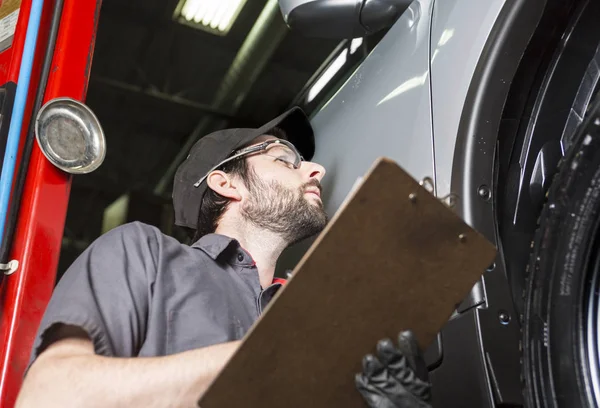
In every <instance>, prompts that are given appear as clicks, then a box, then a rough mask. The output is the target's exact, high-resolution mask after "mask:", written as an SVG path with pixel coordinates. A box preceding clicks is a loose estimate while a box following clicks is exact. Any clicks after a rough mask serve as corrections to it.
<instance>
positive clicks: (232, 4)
mask: <svg viewBox="0 0 600 408" xmlns="http://www.w3.org/2000/svg"><path fill="white" fill-rule="evenodd" d="M244 4H246V0H181V1H180V2H179V5H178V6H177V9H176V10H175V18H176V19H178V20H180V21H181V22H184V23H187V24H192V25H195V26H197V27H199V28H203V29H205V30H208V31H210V32H213V33H215V34H219V35H225V34H227V33H228V32H229V29H230V28H231V26H232V25H233V22H234V21H235V19H236V18H237V16H238V14H239V13H240V10H241V9H242V7H244Z"/></svg>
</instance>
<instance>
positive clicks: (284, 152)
mask: <svg viewBox="0 0 600 408" xmlns="http://www.w3.org/2000/svg"><path fill="white" fill-rule="evenodd" d="M265 154H267V155H269V156H271V157H274V158H276V159H279V160H282V161H284V162H286V163H289V164H291V165H292V166H294V167H298V166H299V165H300V157H299V156H298V155H297V154H296V153H295V152H294V151H293V150H292V149H290V148H289V147H288V146H286V145H283V144H277V143H274V144H271V145H269V146H267V148H266V152H265Z"/></svg>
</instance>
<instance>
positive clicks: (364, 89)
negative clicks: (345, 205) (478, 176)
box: [312, 0, 504, 222]
mask: <svg viewBox="0 0 600 408" xmlns="http://www.w3.org/2000/svg"><path fill="white" fill-rule="evenodd" d="M503 4H504V0H489V1H485V2H482V1H479V0H463V1H458V0H444V1H439V0H438V1H433V0H415V1H414V2H413V3H412V4H411V6H410V7H409V8H408V10H407V11H406V12H405V13H404V14H403V15H402V16H401V17H400V19H399V20H398V21H397V22H396V23H395V25H394V26H393V27H392V28H391V29H390V30H389V32H388V33H387V34H386V36H385V37H384V38H383V39H382V40H381V42H380V43H379V44H378V45H377V46H376V47H375V49H374V50H373V51H372V52H371V53H370V55H369V56H368V57H367V58H366V60H365V61H364V62H363V63H362V64H361V65H360V66H359V67H358V69H357V70H356V71H355V72H354V73H353V75H352V76H351V77H350V78H349V79H348V81H347V82H346V83H345V84H344V85H343V86H342V87H341V88H340V89H339V91H338V92H337V93H336V94H335V95H334V97H333V98H331V100H329V101H328V102H327V103H326V104H325V105H324V106H323V108H322V109H321V110H320V111H319V112H318V113H316V115H315V116H314V118H313V121H312V122H313V125H314V127H315V132H316V134H317V149H316V154H315V158H314V161H316V162H319V163H321V164H323V165H324V166H325V168H326V169H327V176H326V177H325V179H324V180H323V184H324V187H325V188H324V190H325V191H326V197H325V198H326V205H327V210H328V212H329V213H330V214H333V213H334V212H335V211H337V209H338V208H339V206H340V204H341V203H342V202H343V200H344V199H345V197H346V196H347V194H348V193H349V192H350V191H351V189H352V187H353V185H354V184H355V182H356V180H357V179H359V178H360V177H361V176H362V175H363V174H364V173H365V172H366V171H367V170H368V168H369V167H370V166H371V165H372V163H373V162H374V161H375V159H376V158H378V157H380V156H386V157H389V158H391V159H393V160H395V161H396V162H397V163H398V164H399V165H400V166H402V167H403V168H404V169H405V170H406V171H407V172H408V173H409V174H411V176H413V177H414V178H415V179H417V180H421V179H423V178H425V177H431V178H433V180H434V181H435V188H436V194H437V195H438V196H440V197H443V196H446V195H447V194H449V193H450V184H451V177H452V165H453V157H454V148H455V143H456V138H457V134H458V128H459V121H460V118H461V112H462V109H463V104H464V101H465V98H466V95H467V91H468V89H469V86H470V84H471V78H472V76H473V72H474V71H475V67H476V65H477V62H478V60H479V57H480V55H481V53H482V50H483V48H484V45H485V43H486V40H487V38H488V36H489V34H490V31H491V29H492V27H493V25H494V21H495V20H496V18H497V17H498V14H499V12H500V10H501V8H502V6H503ZM465 215H468V214H465ZM465 219H466V221H467V222H470V219H469V217H468V216H466V217H465Z"/></svg>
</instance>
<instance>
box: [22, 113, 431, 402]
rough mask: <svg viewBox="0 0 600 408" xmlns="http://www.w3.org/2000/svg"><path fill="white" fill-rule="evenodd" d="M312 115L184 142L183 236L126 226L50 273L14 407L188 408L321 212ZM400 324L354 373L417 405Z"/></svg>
mask: <svg viewBox="0 0 600 408" xmlns="http://www.w3.org/2000/svg"><path fill="white" fill-rule="evenodd" d="M314 147H315V146H314V136H313V130H312V128H311V125H310V122H309V121H308V119H307V118H306V116H305V115H304V113H303V112H302V111H301V110H300V109H298V108H295V109H292V110H290V111H288V112H285V113H284V114H282V115H281V116H279V117H278V118H276V119H274V120H273V121H271V122H269V123H267V124H266V125H264V126H262V127H261V128H260V129H228V130H221V131H218V132H215V133H213V134H210V135H208V136H205V137H204V138H202V139H201V140H200V141H198V142H197V143H196V145H194V147H193V148H192V149H191V151H190V154H189V156H188V158H187V159H186V160H185V162H184V163H182V164H181V166H180V167H179V169H178V171H177V173H176V175H175V181H174V189H173V204H174V209H175V222H176V224H177V225H179V226H181V227H184V228H187V229H188V230H189V231H190V232H194V237H193V240H192V242H193V244H192V245H191V246H189V245H183V244H180V243H179V242H178V241H176V240H175V239H173V238H171V237H168V236H165V235H163V234H161V233H160V231H159V230H158V229H156V228H154V227H151V226H148V225H144V224H141V223H131V224H127V225H124V226H121V227H118V228H115V229H113V230H112V231H110V232H108V233H106V234H104V235H103V236H101V237H100V238H98V239H97V240H96V241H95V242H94V243H93V244H92V245H91V246H90V247H89V248H88V249H87V250H86V251H85V252H84V253H83V254H82V255H81V256H80V257H79V258H78V259H77V260H76V261H75V262H74V263H73V265H72V266H71V267H70V268H69V270H68V271H67V272H66V273H65V275H64V276H63V278H62V279H61V280H60V282H59V283H58V285H57V287H56V289H55V292H54V294H53V296H52V299H51V300H50V303H49V305H48V307H47V310H46V312H45V315H44V318H43V320H42V323H41V325H40V328H39V332H38V336H37V338H36V341H35V344H34V348H33V352H32V356H31V365H30V367H29V369H28V372H27V375H26V377H25V380H24V383H23V388H22V390H21V394H20V396H19V400H18V403H17V406H20V407H30V406H44V407H63V408H64V407H70V406H85V407H95V406H99V407H112V406H127V407H129V406H135V407H138V406H139V407H146V408H147V407H171V406H176V407H180V406H181V407H192V406H195V404H196V402H197V400H198V398H199V396H200V394H201V393H202V392H203V391H204V390H205V389H206V387H207V386H208V384H209V383H210V381H211V380H212V379H213V378H214V377H215V376H216V375H217V374H218V373H219V371H220V370H221V369H222V367H223V366H224V364H225V363H226V362H227V360H228V359H229V358H230V357H231V355H232V354H233V353H234V352H235V350H236V349H237V347H238V346H239V344H240V341H241V339H242V338H243V336H244V335H245V333H246V332H247V331H248V329H249V328H250V327H251V325H252V324H253V323H254V322H255V321H256V319H257V318H258V317H259V316H260V314H261V311H262V310H263V309H264V307H265V306H266V305H267V304H268V302H269V300H270V299H271V298H272V297H273V295H275V293H276V292H277V290H278V289H279V288H280V287H281V285H282V283H281V281H280V280H277V279H274V273H275V265H276V262H277V259H278V257H279V255H280V254H281V252H282V251H283V250H284V249H285V248H286V247H287V246H289V245H291V244H293V243H295V242H297V241H300V240H302V239H304V238H307V237H310V236H312V235H315V234H317V233H319V232H320V231H321V230H322V229H323V228H324V227H325V225H326V223H327V216H326V213H325V210H324V207H323V204H322V202H321V198H320V195H321V184H320V181H321V179H322V178H323V176H324V175H325V169H324V168H323V167H322V166H320V165H318V164H316V163H311V162H309V161H305V160H304V159H303V158H302V156H301V154H302V155H304V158H306V159H307V160H309V159H310V158H311V157H312V155H313V153H314ZM415 344H416V343H415V342H414V339H412V338H411V336H410V333H408V334H402V335H401V336H400V339H399V343H398V346H397V347H396V346H395V345H394V344H393V343H392V342H391V341H389V340H387V341H383V342H380V344H379V345H378V347H377V357H375V356H374V355H368V356H366V357H365V359H364V361H363V367H364V370H363V373H360V374H358V375H357V376H356V379H355V381H356V385H357V388H358V390H359V392H357V397H358V398H360V396H359V393H360V394H361V395H362V396H363V398H364V399H365V400H366V401H367V402H368V403H369V405H370V406H371V407H379V408H392V407H400V408H405V407H406V408H408V407H427V406H428V405H427V403H426V402H425V401H426V400H428V399H429V390H430V386H429V384H428V383H427V381H426V371H427V370H426V369H425V367H424V364H423V363H422V359H421V358H420V357H419V354H418V349H416V346H415Z"/></svg>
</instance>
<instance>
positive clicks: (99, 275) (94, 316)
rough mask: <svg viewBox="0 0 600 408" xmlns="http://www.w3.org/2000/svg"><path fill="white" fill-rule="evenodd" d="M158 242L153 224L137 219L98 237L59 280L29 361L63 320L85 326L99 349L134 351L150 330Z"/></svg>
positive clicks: (126, 353)
mask: <svg viewBox="0 0 600 408" xmlns="http://www.w3.org/2000/svg"><path fill="white" fill-rule="evenodd" d="M158 242H159V240H158V236H157V232H156V231H154V230H153V227H150V226H146V225H144V224H141V223H137V222H136V223H131V224H126V225H124V226H120V227H117V228H115V229H113V230H111V231H109V232H108V233H106V234H104V235H102V236H101V237H100V238H98V239H97V240H96V241H94V242H93V243H92V244H91V245H90V246H89V247H88V248H87V249H86V250H85V251H84V252H83V253H82V254H81V255H80V256H79V257H78V258H77V259H76V261H75V262H74V263H73V264H72V265H71V266H70V267H69V269H68V270H67V271H66V272H65V274H64V275H63V277H62V278H61V279H60V281H59V282H58V284H57V285H56V287H55V289H54V292H53V294H52V297H51V299H50V302H49V303H48V306H47V308H46V311H45V313H44V316H43V318H42V322H41V324H40V327H39V329H38V333H37V335H36V338H35V342H34V346H33V350H32V353H31V358H30V362H29V365H31V364H32V363H33V361H35V359H36V358H37V357H38V356H39V354H40V353H41V352H43V349H42V347H41V346H43V347H47V346H48V345H49V344H48V342H47V341H45V339H44V336H45V335H46V334H47V333H48V331H49V330H51V329H52V328H53V327H56V325H59V324H66V325H73V326H78V327H80V328H81V329H83V330H84V331H85V332H86V333H87V335H88V336H89V338H90V339H91V341H92V342H93V344H94V349H95V351H96V353H97V354H100V355H104V356H118V357H131V356H135V355H136V354H137V351H138V350H139V349H140V347H141V345H142V344H143V342H144V336H145V333H146V325H147V321H148V311H149V305H150V302H151V296H152V293H151V290H152V287H153V283H154V280H155V277H156V262H155V257H156V249H157V245H158Z"/></svg>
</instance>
